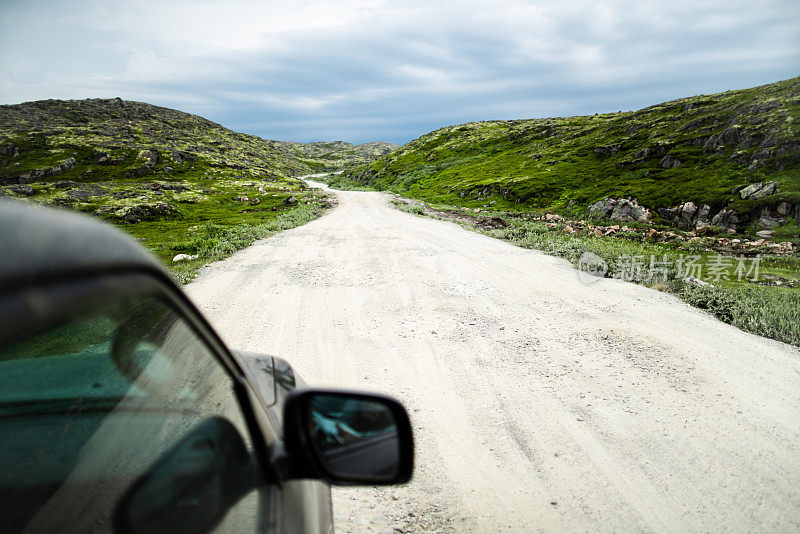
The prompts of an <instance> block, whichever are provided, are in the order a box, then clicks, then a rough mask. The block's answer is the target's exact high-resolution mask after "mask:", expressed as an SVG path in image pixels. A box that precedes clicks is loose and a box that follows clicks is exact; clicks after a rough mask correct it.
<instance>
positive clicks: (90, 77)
mask: <svg viewBox="0 0 800 534" xmlns="http://www.w3.org/2000/svg"><path fill="white" fill-rule="evenodd" d="M31 36H35V37H34V38H31ZM0 65H3V72H2V73H0V74H2V76H1V77H0V82H1V83H0V102H3V103H13V102H19V101H24V100H32V99H38V98H84V97H92V96H122V97H123V98H128V99H136V100H144V101H148V102H151V103H154V104H158V105H165V106H169V107H176V108H178V109H181V110H184V111H188V112H191V113H198V114H200V115H204V116H206V117H208V118H209V119H211V120H214V121H216V122H219V123H221V124H224V125H225V126H228V127H230V128H232V129H235V130H239V131H245V132H248V133H254V134H257V135H261V136H263V137H268V138H279V139H297V140H316V139H338V138H342V139H347V140H351V141H357V142H362V141H369V140H374V139H386V140H391V141H395V142H405V141H408V140H410V139H411V138H414V137H417V136H419V135H422V134H424V133H426V132H428V131H430V130H432V129H434V128H436V127H440V126H444V125H447V124H456V123H461V122H466V121H470V120H486V119H509V118H524V117H541V116H563V115H571V114H582V113H594V112H604V111H616V110H619V109H635V108H638V107H642V106H645V105H649V104H653V103H656V102H659V101H662V100H667V99H670V98H677V97H681V96H687V95H691V94H698V93H709V92H716V91H722V90H726V89H735V88H743V87H748V86H752V85H758V84H761V83H768V82H771V81H776V80H778V79H784V78H788V77H792V76H796V75H798V74H800V73H798V72H797V66H798V65H800V4H799V3H797V2H796V1H794V0H785V1H780V0H763V1H761V2H752V1H748V2H744V1H739V0H727V1H724V2H723V1H721V0H707V1H704V2H697V1H686V0H673V1H671V2H669V3H666V2H644V1H638V2H634V1H627V0H613V1H612V0H609V1H606V2H596V1H584V0H563V1H561V2H557V3H555V2H545V1H540V2H535V1H522V0H498V1H496V2H491V3H489V2H485V1H481V2H478V1H475V2H473V1H458V2H440V3H432V2H416V3H411V2H401V1H399V0H398V1H389V0H387V1H379V0H374V1H370V2H367V1H358V2H355V1H336V2H323V1H315V2H299V3H291V2H290V3H287V2H281V3H277V2H244V1H240V2H233V1H230V2H225V3H211V2H206V3H204V2H196V1H195V2H184V1H182V2H177V3H163V4H162V3H159V4H157V3H146V4H141V3H134V2H122V1H117V2H106V3H102V4H99V3H96V2H90V1H88V0H87V1H85V2H77V3H71V4H70V5H66V3H62V2H56V1H48V0H38V1H34V2H21V1H12V2H7V3H6V4H4V5H3V6H2V7H0Z"/></svg>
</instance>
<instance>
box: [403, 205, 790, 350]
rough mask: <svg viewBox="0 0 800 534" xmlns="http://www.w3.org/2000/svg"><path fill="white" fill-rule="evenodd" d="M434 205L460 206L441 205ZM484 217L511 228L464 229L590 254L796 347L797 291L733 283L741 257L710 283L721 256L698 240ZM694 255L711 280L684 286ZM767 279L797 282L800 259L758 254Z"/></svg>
mask: <svg viewBox="0 0 800 534" xmlns="http://www.w3.org/2000/svg"><path fill="white" fill-rule="evenodd" d="M395 205H396V206H397V207H398V208H399V209H401V210H403V211H406V212H409V213H413V214H416V215H427V214H428V212H427V211H426V210H425V208H423V207H422V206H420V205H408V204H402V203H397V204H395ZM436 208H438V209H450V210H452V209H457V208H454V207H452V206H445V205H438V206H436ZM484 215H485V216H486V217H492V216H504V217H506V218H505V220H506V221H507V222H508V223H509V226H507V227H505V228H499V229H493V230H482V229H481V228H479V227H477V226H475V225H472V224H463V226H465V228H468V229H470V230H473V231H477V232H481V233H484V234H486V235H489V236H491V237H494V238H497V239H504V240H507V241H510V242H511V243H513V244H515V245H517V246H520V247H523V248H529V249H536V250H540V251H542V252H544V253H546V254H550V255H553V256H558V257H562V258H565V259H567V260H568V261H569V262H570V263H572V264H573V265H574V266H576V267H578V266H579V264H580V262H581V258H582V257H583V256H584V254H586V253H592V254H594V255H596V256H598V257H599V258H602V259H603V260H605V262H606V265H607V268H608V270H607V271H606V272H605V277H607V278H622V279H624V280H626V281H630V282H634V283H638V284H642V285H645V286H648V287H651V288H653V289H657V290H660V291H666V292H669V293H672V294H674V295H677V296H678V297H680V298H681V299H683V300H684V301H685V302H687V303H689V304H691V305H693V306H695V307H697V308H700V309H703V310H707V311H708V312H709V313H711V314H713V315H714V316H715V317H717V318H718V319H720V320H721V321H723V322H726V323H728V324H732V325H734V326H736V327H738V328H740V329H742V330H744V331H747V332H750V333H753V334H757V335H760V336H764V337H768V338H770V339H775V340H778V341H782V342H784V343H789V344H792V345H795V346H800V289H798V288H791V287H773V286H764V285H758V284H755V283H751V282H748V281H747V278H752V277H753V273H752V272H751V273H750V275H747V273H746V271H745V272H744V273H743V274H745V275H746V276H743V279H742V281H739V280H737V278H738V276H737V275H736V274H735V269H736V267H737V266H738V262H739V259H738V258H734V257H730V256H726V257H724V258H727V259H728V260H730V262H731V264H730V266H729V268H728V269H727V272H728V274H729V278H730V279H728V280H725V279H723V278H720V279H719V280H715V276H714V275H713V272H710V271H713V269H714V264H715V263H716V262H717V259H716V258H717V257H718V255H717V254H716V253H713V252H712V251H710V250H709V249H707V248H706V247H705V246H704V244H703V242H702V240H700V241H697V242H692V243H683V244H681V245H672V244H660V243H649V242H644V241H641V240H639V239H640V236H639V235H638V234H631V235H625V234H624V233H622V234H621V235H620V234H618V235H616V236H614V237H610V236H603V237H598V236H594V235H587V236H574V235H567V234H564V233H562V232H559V231H558V230H559V229H558V228H557V229H556V231H554V230H553V229H551V228H550V227H548V226H547V225H546V223H544V222H542V221H534V220H525V219H524V218H511V217H508V214H507V213H499V212H487V213H485V214H484ZM651 258H652V259H654V261H655V262H656V263H655V264H654V265H655V266H659V265H662V264H663V265H664V266H665V269H663V270H661V269H656V270H654V271H653V272H654V273H655V274H656V276H648V275H649V274H651V272H650V261H651ZM692 258H694V259H696V261H695V262H694V263H695V264H696V265H700V266H701V273H702V274H701V276H700V279H701V280H704V281H706V282H709V285H705V286H698V285H696V284H694V283H687V282H685V281H684V278H686V266H687V264H688V263H689V261H690V259H692ZM634 260H636V261H638V262H641V264H642V265H643V266H642V268H641V270H640V271H639V272H636V270H635V269H631V266H632V265H634V263H633V261H634ZM753 260H754V258H743V266H744V267H745V269H746V270H747V269H750V268H752V266H753ZM769 276H776V277H781V278H789V279H793V280H795V281H796V280H800V258H798V257H796V256H782V257H763V258H761V259H760V263H759V279H760V280H762V281H763V280H766V279H767V277H769Z"/></svg>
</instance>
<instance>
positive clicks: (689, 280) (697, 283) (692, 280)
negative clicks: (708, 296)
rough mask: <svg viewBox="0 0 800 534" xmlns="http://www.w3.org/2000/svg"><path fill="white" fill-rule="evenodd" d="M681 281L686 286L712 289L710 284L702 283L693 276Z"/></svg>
mask: <svg viewBox="0 0 800 534" xmlns="http://www.w3.org/2000/svg"><path fill="white" fill-rule="evenodd" d="M683 281H684V283H686V284H692V285H695V286H698V287H703V286H712V287H713V285H712V284H709V283H708V282H704V281H702V280H700V279H699V278H695V277H693V276H689V277H688V278H684V279H683Z"/></svg>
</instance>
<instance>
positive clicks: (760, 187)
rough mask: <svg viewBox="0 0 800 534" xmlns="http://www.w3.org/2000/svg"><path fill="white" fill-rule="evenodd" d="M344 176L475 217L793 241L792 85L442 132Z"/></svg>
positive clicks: (799, 150)
mask: <svg viewBox="0 0 800 534" xmlns="http://www.w3.org/2000/svg"><path fill="white" fill-rule="evenodd" d="M344 177H345V178H346V179H351V180H357V181H359V182H361V183H363V184H368V185H371V186H373V187H377V188H379V189H391V190H395V191H398V192H401V193H403V194H406V195H409V196H412V197H416V198H421V199H425V200H429V201H433V202H441V203H448V204H458V205H464V206H468V207H473V208H489V207H491V208H494V209H498V210H523V211H524V210H530V209H548V210H553V211H561V212H571V213H577V212H579V213H587V214H588V215H590V216H595V217H611V218H616V219H619V220H631V221H652V222H656V223H665V224H669V225H680V226H683V227H691V228H696V227H700V228H702V227H705V226H709V225H710V226H716V227H718V228H720V229H728V230H729V231H742V230H748V231H752V232H756V231H764V232H766V233H767V234H770V235H771V233H772V232H775V233H776V235H786V236H795V237H796V235H797V232H798V225H797V222H796V220H797V219H798V218H800V213H799V210H800V78H794V79H791V80H785V81H782V82H778V83H774V84H770V85H765V86H761V87H756V88H752V89H745V90H739V91H728V92H725V93H720V94H715V95H701V96H695V97H690V98H683V99H680V100H674V101H671V102H665V103H662V104H658V105H655V106H651V107H648V108H645V109H642V110H639V111H635V112H624V113H609V114H602V115H592V116H579V117H566V118H564V117H560V118H550V119H530V120H514V121H489V122H476V123H468V124H462V125H459V126H450V127H446V128H442V129H440V130H436V131H434V132H431V133H428V134H426V135H423V136H422V137H420V138H419V139H416V140H414V141H412V142H411V143H408V144H407V145H405V146H403V147H402V148H401V149H399V150H396V151H394V152H392V153H390V154H388V155H386V156H384V157H382V158H379V159H378V160H376V161H375V162H373V163H371V164H367V165H362V166H360V167H358V168H356V169H355V170H353V171H350V172H346V173H345V176H344Z"/></svg>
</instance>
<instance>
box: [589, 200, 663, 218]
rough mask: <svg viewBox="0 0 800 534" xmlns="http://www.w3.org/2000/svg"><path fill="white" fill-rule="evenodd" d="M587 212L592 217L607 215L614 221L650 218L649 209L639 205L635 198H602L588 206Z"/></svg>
mask: <svg viewBox="0 0 800 534" xmlns="http://www.w3.org/2000/svg"><path fill="white" fill-rule="evenodd" d="M588 212H589V215H592V216H594V217H607V218H609V219H612V220H615V221H638V222H648V221H649V220H650V210H648V209H647V208H645V207H644V206H640V205H639V203H638V202H637V200H636V199H627V198H620V199H616V198H610V197H608V198H604V199H603V200H600V201H597V202H595V203H594V204H592V205H591V206H589V209H588Z"/></svg>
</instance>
